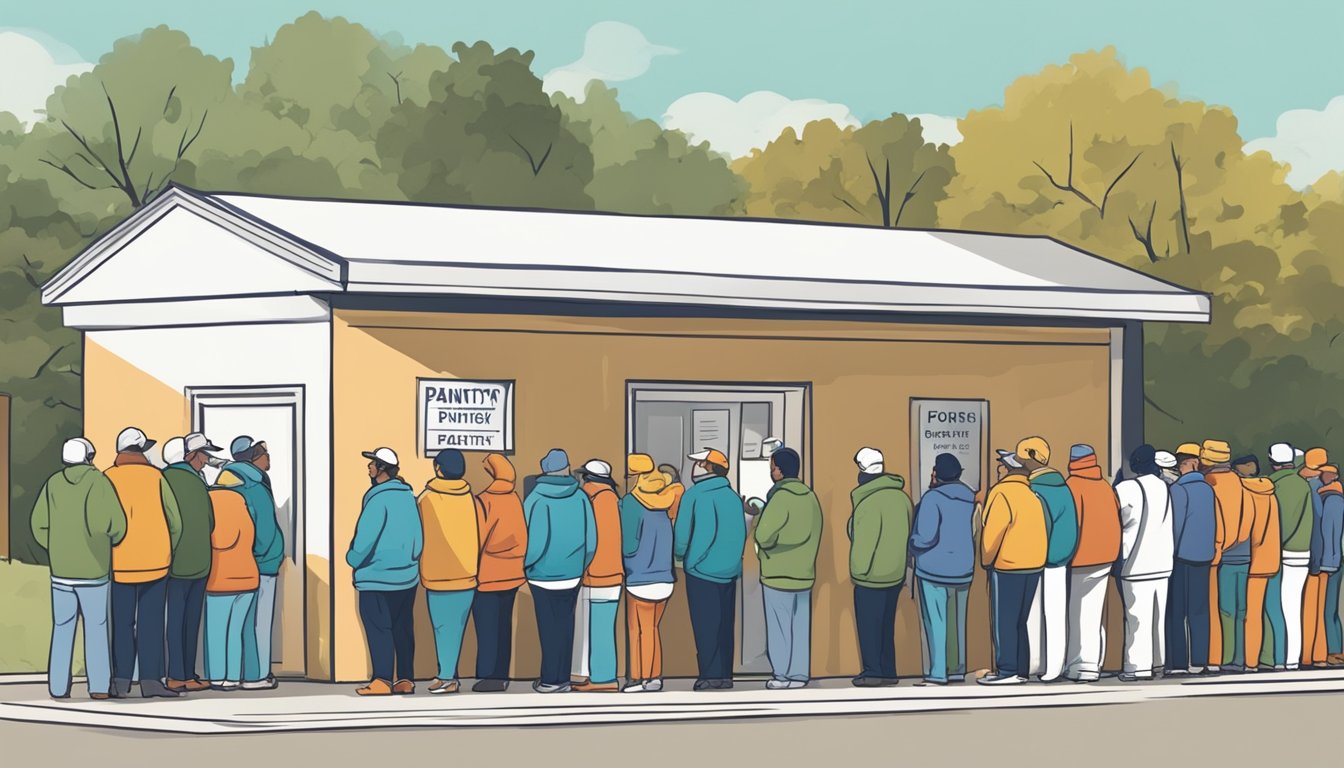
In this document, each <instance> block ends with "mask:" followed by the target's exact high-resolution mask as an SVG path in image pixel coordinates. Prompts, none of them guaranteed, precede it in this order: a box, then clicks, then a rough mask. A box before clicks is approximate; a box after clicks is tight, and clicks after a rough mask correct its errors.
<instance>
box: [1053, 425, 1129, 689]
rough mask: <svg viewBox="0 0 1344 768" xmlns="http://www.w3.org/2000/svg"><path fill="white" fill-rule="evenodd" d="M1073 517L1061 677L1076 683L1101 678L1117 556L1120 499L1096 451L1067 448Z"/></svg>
mask: <svg viewBox="0 0 1344 768" xmlns="http://www.w3.org/2000/svg"><path fill="white" fill-rule="evenodd" d="M1065 482H1066V483H1067V485H1068V488H1069V493H1070V494H1071V495H1072V496H1073V506H1074V509H1076V510H1077V513H1078V548H1077V550H1076V551H1075V552H1074V553H1073V560H1072V561H1071V562H1070V563H1069V585H1068V587H1069V633H1068V634H1069V639H1068V653H1067V657H1068V663H1067V665H1066V666H1065V671H1064V674H1065V676H1067V677H1068V678H1069V679H1070V680H1073V681H1074V682H1079V683H1091V682H1095V681H1097V680H1099V679H1101V661H1102V659H1103V658H1105V656H1106V622H1105V615H1104V611H1105V608H1106V585H1107V583H1108V582H1109V580H1110V576H1111V570H1112V568H1113V566H1114V564H1115V562H1116V560H1117V559H1119V557H1120V500H1119V499H1117V498H1116V496H1115V489H1114V488H1112V487H1111V484H1110V483H1108V482H1107V481H1106V478H1105V476H1104V475H1103V473H1102V471H1101V465H1100V464H1099V463H1098V462H1097V452H1096V450H1095V449H1094V448H1093V447H1092V446H1090V445H1086V444H1082V443H1080V444H1078V445H1075V446H1073V447H1072V448H1070V449H1069V478H1068V480H1067V481H1065Z"/></svg>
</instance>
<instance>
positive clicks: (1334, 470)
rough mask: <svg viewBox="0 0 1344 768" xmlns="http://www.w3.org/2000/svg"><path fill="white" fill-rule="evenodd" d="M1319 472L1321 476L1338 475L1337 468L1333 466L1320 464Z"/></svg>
mask: <svg viewBox="0 0 1344 768" xmlns="http://www.w3.org/2000/svg"><path fill="white" fill-rule="evenodd" d="M1320 470H1321V474H1322V475H1324V474H1327V473H1329V474H1331V475H1338V474H1339V467H1337V466H1335V465H1334V464H1322V465H1321V466H1320Z"/></svg>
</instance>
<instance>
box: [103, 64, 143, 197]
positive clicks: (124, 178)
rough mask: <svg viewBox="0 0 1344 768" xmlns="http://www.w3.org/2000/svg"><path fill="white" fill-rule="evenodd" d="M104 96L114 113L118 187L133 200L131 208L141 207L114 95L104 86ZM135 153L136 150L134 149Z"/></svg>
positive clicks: (110, 110) (113, 124) (113, 126)
mask: <svg viewBox="0 0 1344 768" xmlns="http://www.w3.org/2000/svg"><path fill="white" fill-rule="evenodd" d="M103 96H105V97H107V109H108V111H109V112H111V113H112V136H113V138H115V139H116V141H117V166H118V167H119V168H120V169H121V177H120V178H119V179H116V182H117V186H118V187H120V188H121V191H123V192H125V193H126V196H127V197H129V198H130V199H131V207H132V208H139V207H140V196H139V195H138V194H136V192H135V184H133V183H131V173H130V171H128V170H127V169H126V164H127V159H126V150H125V147H124V145H123V144H122V141H121V121H120V120H119V119H118V118H117V105H116V104H114V103H113V102H112V94H110V93H108V92H107V85H106V84H104V85H103ZM139 143H140V138H139V136H138V135H137V136H136V144H137V145H138V144H139ZM132 152H134V148H132Z"/></svg>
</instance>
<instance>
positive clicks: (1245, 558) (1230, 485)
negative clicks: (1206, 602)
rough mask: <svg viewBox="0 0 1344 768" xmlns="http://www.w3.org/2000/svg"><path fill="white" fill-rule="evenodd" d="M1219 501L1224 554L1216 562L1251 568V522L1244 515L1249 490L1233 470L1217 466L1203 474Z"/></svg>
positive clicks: (1247, 516) (1248, 517)
mask: <svg viewBox="0 0 1344 768" xmlns="http://www.w3.org/2000/svg"><path fill="white" fill-rule="evenodd" d="M1204 477H1205V479H1206V480H1208V481H1209V485H1210V486H1211V487H1212V488H1213V496H1214V498H1216V499H1217V500H1218V519H1219V520H1220V521H1221V523H1222V525H1221V528H1220V529H1221V530H1222V532H1223V535H1222V552H1221V556H1220V557H1217V558H1215V559H1214V563H1215V564H1217V563H1223V564H1225V565H1248V564H1249V563H1250V562H1251V526H1250V523H1251V519H1250V516H1249V515H1246V514H1244V512H1243V510H1242V504H1243V503H1244V501H1245V496H1246V488H1245V486H1243V485H1242V484H1241V476H1240V475H1238V474H1237V473H1236V472H1233V471H1232V470H1231V469H1224V468H1222V467H1218V468H1215V469H1210V470H1209V471H1208V472H1206V473H1205V475H1204Z"/></svg>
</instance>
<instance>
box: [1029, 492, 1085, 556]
mask: <svg viewBox="0 0 1344 768" xmlns="http://www.w3.org/2000/svg"><path fill="white" fill-rule="evenodd" d="M1031 490H1033V491H1035V492H1036V495H1037V496H1040V497H1041V501H1043V502H1045V514H1046V515H1047V516H1048V517H1049V518H1050V520H1049V522H1048V524H1047V525H1046V530H1047V531H1049V547H1048V548H1047V550H1046V555H1045V565H1046V567H1048V568H1062V567H1064V566H1066V565H1068V564H1069V561H1071V560H1072V559H1073V555H1074V552H1076V551H1077V549H1078V509H1077V507H1076V506H1075V504H1074V501H1073V492H1072V491H1070V490H1069V486H1068V484H1067V483H1066V482H1065V481H1064V476H1063V475H1061V474H1059V472H1057V471H1055V470H1053V469H1050V468H1049V467H1043V468H1041V469H1038V470H1036V471H1035V472H1032V473H1031Z"/></svg>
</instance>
